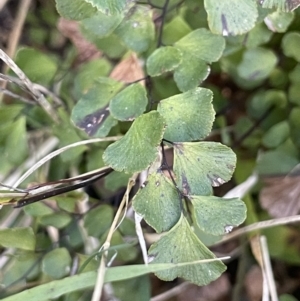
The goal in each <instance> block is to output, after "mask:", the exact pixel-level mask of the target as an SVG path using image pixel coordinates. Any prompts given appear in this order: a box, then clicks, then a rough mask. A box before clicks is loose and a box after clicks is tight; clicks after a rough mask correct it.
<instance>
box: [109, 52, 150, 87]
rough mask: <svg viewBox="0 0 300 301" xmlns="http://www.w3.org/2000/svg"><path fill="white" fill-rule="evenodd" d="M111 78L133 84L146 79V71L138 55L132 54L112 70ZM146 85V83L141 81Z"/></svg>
mask: <svg viewBox="0 0 300 301" xmlns="http://www.w3.org/2000/svg"><path fill="white" fill-rule="evenodd" d="M110 77H111V78H113V79H115V80H118V81H120V82H123V83H125V84H128V83H132V82H134V81H137V80H139V79H142V78H144V77H145V73H144V70H143V68H142V66H141V63H140V61H139V59H138V57H137V55H136V54H135V53H134V52H132V53H131V54H130V55H129V56H128V57H126V58H125V59H124V60H122V61H121V62H120V63H119V64H117V65H116V66H115V68H114V69H113V70H112V72H111V74H110ZM140 83H141V84H142V85H145V81H144V80H143V81H140Z"/></svg>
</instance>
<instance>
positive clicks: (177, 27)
mask: <svg viewBox="0 0 300 301" xmlns="http://www.w3.org/2000/svg"><path fill="white" fill-rule="evenodd" d="M191 31H192V29H191V28H190V26H189V24H188V23H187V22H186V21H185V20H184V19H183V17H182V16H180V15H176V16H175V17H174V18H173V19H172V20H171V21H170V22H169V23H167V24H166V25H165V26H164V28H163V35H162V42H163V44H164V45H173V44H174V43H175V42H177V41H178V40H179V39H181V38H183V37H184V36H186V35H187V34H189V33H190V32H191Z"/></svg>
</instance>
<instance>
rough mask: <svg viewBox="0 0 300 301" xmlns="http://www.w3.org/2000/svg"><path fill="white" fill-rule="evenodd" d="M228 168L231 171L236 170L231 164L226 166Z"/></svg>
mask: <svg viewBox="0 0 300 301" xmlns="http://www.w3.org/2000/svg"><path fill="white" fill-rule="evenodd" d="M226 166H227V168H228V169H230V170H234V168H235V166H234V165H231V164H226Z"/></svg>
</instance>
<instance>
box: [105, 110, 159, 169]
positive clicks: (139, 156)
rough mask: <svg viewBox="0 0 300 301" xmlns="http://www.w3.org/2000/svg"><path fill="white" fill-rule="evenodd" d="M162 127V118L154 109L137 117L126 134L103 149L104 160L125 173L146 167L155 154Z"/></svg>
mask: <svg viewBox="0 0 300 301" xmlns="http://www.w3.org/2000/svg"><path fill="white" fill-rule="evenodd" d="M164 127H165V124H164V120H163V118H162V117H161V116H160V114H159V113H157V112H156V111H152V112H150V113H147V114H144V115H142V116H140V117H138V118H137V119H136V120H135V121H134V122H133V124H132V126H131V127H130V129H129V130H128V131H127V133H126V135H125V136H124V137H123V138H121V139H120V140H119V141H116V142H115V143H113V144H111V145H110V146H109V147H108V148H107V149H106V150H105V152H104V154H103V160H104V162H106V163H107V164H108V165H109V166H111V167H112V168H113V169H115V170H117V171H125V172H127V173H133V172H138V171H141V170H143V169H146V168H147V167H149V166H150V164H151V163H152V162H153V161H154V160H155V158H156V156H157V153H158V145H159V143H160V141H161V139H162V136H163V132H164Z"/></svg>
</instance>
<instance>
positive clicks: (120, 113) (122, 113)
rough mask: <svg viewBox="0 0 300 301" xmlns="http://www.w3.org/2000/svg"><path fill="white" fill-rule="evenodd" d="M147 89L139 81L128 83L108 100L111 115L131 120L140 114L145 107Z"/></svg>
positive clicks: (119, 118)
mask: <svg viewBox="0 0 300 301" xmlns="http://www.w3.org/2000/svg"><path fill="white" fill-rule="evenodd" d="M147 104H148V98H147V91H146V89H145V87H144V86H142V85H141V84H139V83H136V84H132V85H129V86H128V87H126V88H125V89H124V90H122V91H121V92H119V93H118V94H117V95H116V96H114V97H113V99H112V100H111V101H110V104H109V110H110V113H111V114H112V116H113V117H115V118H116V119H118V120H122V121H131V120H134V119H135V118H137V117H138V116H140V115H141V114H142V113H143V112H144V111H145V110H146V107H147Z"/></svg>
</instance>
